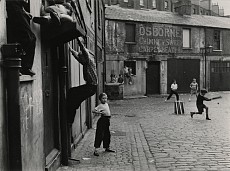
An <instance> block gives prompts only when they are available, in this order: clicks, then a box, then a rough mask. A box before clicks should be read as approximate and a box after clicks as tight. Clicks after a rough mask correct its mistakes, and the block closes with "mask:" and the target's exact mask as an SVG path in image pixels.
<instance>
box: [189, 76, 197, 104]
mask: <svg viewBox="0 0 230 171" xmlns="http://www.w3.org/2000/svg"><path fill="white" fill-rule="evenodd" d="M190 89H191V91H190V97H189V101H191V97H192V95H193V94H195V95H196V97H197V91H198V83H197V82H196V79H195V78H193V81H192V82H191V84H190Z"/></svg>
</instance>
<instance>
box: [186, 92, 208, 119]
mask: <svg viewBox="0 0 230 171" xmlns="http://www.w3.org/2000/svg"><path fill="white" fill-rule="evenodd" d="M206 93H207V90H201V91H200V93H199V95H198V96H197V100H196V106H197V109H198V112H190V114H191V117H192V118H193V115H194V114H200V115H201V114H202V113H203V112H204V109H205V110H206V120H211V119H210V118H209V116H208V107H207V106H206V105H204V103H203V102H204V101H211V99H209V98H207V97H204V95H205V94H206Z"/></svg>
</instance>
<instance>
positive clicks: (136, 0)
mask: <svg viewBox="0 0 230 171" xmlns="http://www.w3.org/2000/svg"><path fill="white" fill-rule="evenodd" d="M133 1H134V9H140V0H133Z"/></svg>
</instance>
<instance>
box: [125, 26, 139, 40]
mask: <svg viewBox="0 0 230 171" xmlns="http://www.w3.org/2000/svg"><path fill="white" fill-rule="evenodd" d="M128 26H133V28H132V29H133V33H134V35H133V40H132V41H129V40H131V39H130V38H129V37H128V36H127V35H128V34H127V33H130V29H127V27H128ZM125 33H126V34H125V43H128V44H136V24H133V23H125Z"/></svg>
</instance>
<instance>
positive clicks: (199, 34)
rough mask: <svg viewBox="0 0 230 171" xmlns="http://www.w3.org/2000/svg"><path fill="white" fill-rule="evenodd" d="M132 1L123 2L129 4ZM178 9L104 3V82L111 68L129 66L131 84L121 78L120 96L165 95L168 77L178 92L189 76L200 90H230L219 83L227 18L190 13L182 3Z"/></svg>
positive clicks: (225, 59)
mask: <svg viewBox="0 0 230 171" xmlns="http://www.w3.org/2000/svg"><path fill="white" fill-rule="evenodd" d="M132 2H133V1H128V4H131V5H132V4H133V5H134V6H135V3H136V1H135V2H133V3H132ZM145 2H146V1H145ZM187 2H189V1H187ZM183 3H186V2H183ZM179 10H180V12H181V15H178V14H177V13H172V12H168V11H158V10H146V9H139V8H124V4H120V6H118V5H110V6H106V12H105V19H106V21H105V35H106V36H105V38H106V49H105V50H106V81H108V80H110V78H109V75H110V74H111V72H113V73H115V74H116V75H118V74H120V73H123V68H124V67H125V66H127V67H130V68H132V74H133V76H132V79H133V83H132V84H129V83H128V81H127V80H126V78H125V84H124V96H125V97H128V96H143V95H151V94H166V93H168V92H169V90H170V84H171V82H172V80H173V79H176V80H177V83H178V84H179V89H178V90H179V92H180V93H182V92H183V93H186V92H187V93H188V92H189V84H190V82H191V80H192V78H196V79H197V80H198V83H199V86H200V88H207V89H209V90H211V91H220V90H230V83H228V82H226V81H225V80H229V79H230V48H229V47H230V43H229V42H230V41H229V40H230V39H229V35H230V19H228V18H223V17H214V16H208V15H190V14H189V12H190V11H189V10H187V9H186V6H183V5H182V6H181V7H179ZM183 12H184V14H183ZM188 14H189V15H188Z"/></svg>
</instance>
